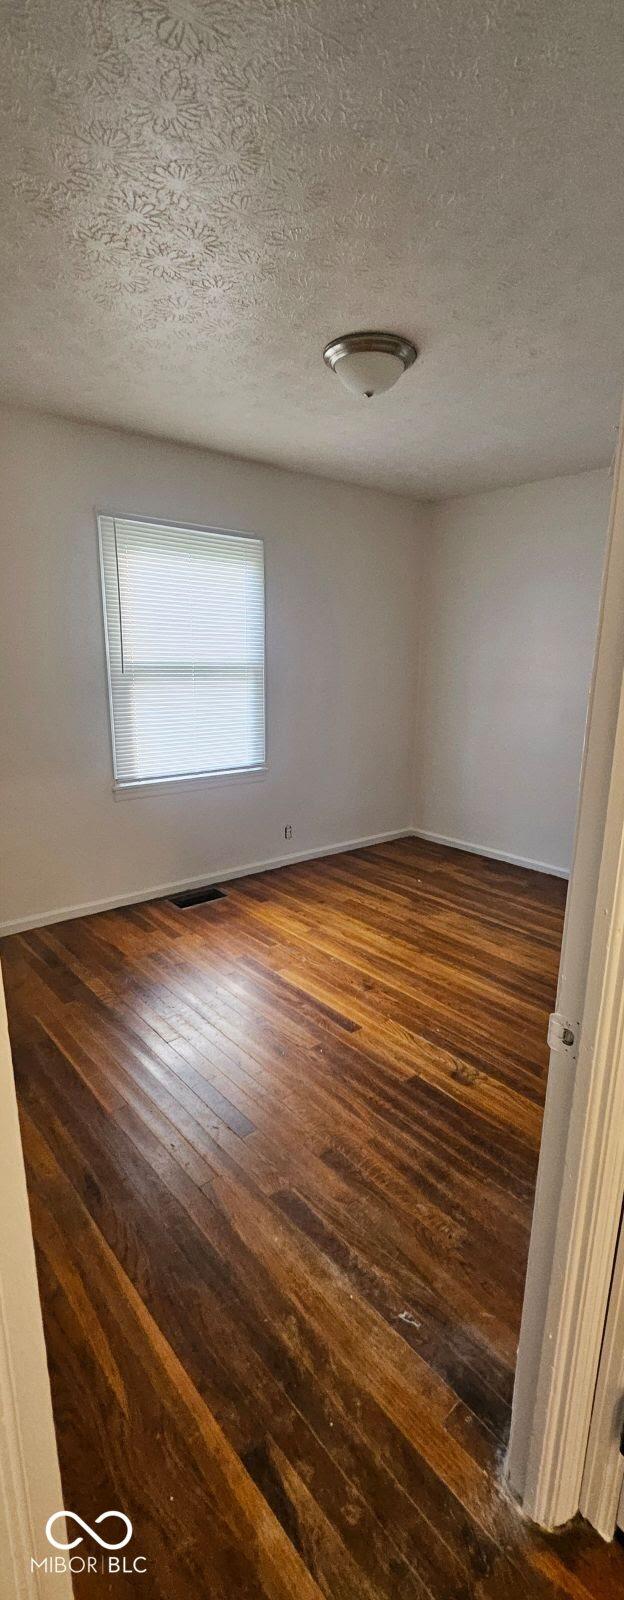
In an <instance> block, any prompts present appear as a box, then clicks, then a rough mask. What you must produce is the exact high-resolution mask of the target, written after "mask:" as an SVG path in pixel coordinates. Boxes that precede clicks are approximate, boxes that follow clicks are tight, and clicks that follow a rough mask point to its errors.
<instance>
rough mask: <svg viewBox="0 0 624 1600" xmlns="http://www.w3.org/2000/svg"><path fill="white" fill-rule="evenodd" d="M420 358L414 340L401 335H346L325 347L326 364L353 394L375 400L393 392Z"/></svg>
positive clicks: (331, 340) (333, 340)
mask: <svg viewBox="0 0 624 1600" xmlns="http://www.w3.org/2000/svg"><path fill="white" fill-rule="evenodd" d="M417 355H418V351H417V349H416V346H415V345H414V344H412V342H411V340H410V339H403V338H402V337H401V335H400V334H398V333H344V334H343V335H342V337H341V338H340V339H330V342H329V344H326V346H325V349H324V351H323V360H324V362H325V363H326V365H327V366H328V367H331V370H332V372H335V374H336V377H337V378H340V382H341V383H343V384H344V386H345V389H349V390H350V391H351V394H357V395H360V396H361V397H362V398H365V399H366V400H372V398H373V395H374V394H383V392H384V389H391V388H392V385H393V384H394V383H396V382H397V380H398V379H399V378H400V377H401V373H402V372H405V371H406V369H407V367H411V365H412V362H414V361H415V360H416V356H417Z"/></svg>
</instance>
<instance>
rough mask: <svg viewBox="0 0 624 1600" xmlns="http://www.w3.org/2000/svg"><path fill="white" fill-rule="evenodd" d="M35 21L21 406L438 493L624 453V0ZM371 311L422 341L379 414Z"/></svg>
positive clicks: (21, 224) (23, 87)
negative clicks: (363, 366)
mask: <svg viewBox="0 0 624 1600" xmlns="http://www.w3.org/2000/svg"><path fill="white" fill-rule="evenodd" d="M3 11H4V28H3V35H4V37H3V53H2V60H1V65H0V80H1V87H2V114H1V115H2V124H3V126H2V142H3V156H2V163H1V170H0V190H1V193H0V215H1V218H2V229H1V243H0V298H1V312H2V321H3V334H2V341H1V350H0V384H1V392H2V394H3V396H4V398H5V399H9V400H13V401H18V402H21V403H24V404H27V405H32V406H36V407H38V408H40V409H45V410H51V411H58V412H62V413H64V414H66V415H71V416H75V417H79V418H84V419H89V420H92V421H101V422H107V423H114V424H119V425H121V426H124V427H129V428H135V429H139V430H141V431H144V432H149V433H155V434H160V435H163V436H165V437H169V438H173V439H181V440H188V441H191V442H193V443H199V444H202V445H207V446H209V447H212V448H217V449H224V450H229V451H234V452H236V453H237V454H240V455H249V456H253V457H257V458H259V459H261V460H266V461H274V462H279V463H282V464H285V465H290V466H295V467H304V468H308V469H311V470H314V471H320V472H324V473H327V474H329V475H330V476H335V477H339V478H352V479H355V480H358V481H360V482H363V483H370V484H378V485H381V486H384V487H390V488H394V489H400V490H412V491H414V492H415V493H417V494H419V495H425V496H436V495H440V494H444V493H449V492H458V491H459V492H461V491H464V490H469V489H472V488H478V487H486V486H489V485H492V484H496V483H514V482H518V481H520V480H522V479H529V478H537V477H544V476H546V475H548V474H550V473H555V472H571V471H575V470H578V469H581V468H583V467H586V466H595V465H599V464H602V463H603V462H605V461H607V460H608V459H609V456H610V455H611V452H612V449H613V443H614V427H615V424H616V422H617V414H618V409H619V399H620V393H621V388H622V383H623V381H624V274H623V270H622V264H623V249H622V246H623V243H624V189H623V185H622V172H621V166H622V104H623V96H624V6H623V5H622V0H590V3H588V0H491V3H490V4H487V3H485V0H483V3H481V0H411V3H410V0H215V3H213V0H13V3H11V4H5V5H4V7H3ZM362 326H363V327H367V326H369V327H370V326H372V327H375V326H378V327H388V328H390V329H394V330H396V331H398V332H400V333H405V334H407V335H409V337H410V338H412V339H414V340H415V341H416V343H417V344H418V345H419V347H420V350H421V356H420V359H419V361H418V362H417V364H416V366H415V367H413V368H412V369H411V371H410V372H408V373H407V374H406V376H405V377H404V378H403V379H402V380H401V382H400V383H399V385H398V387H397V388H396V389H394V390H393V391H392V392H391V393H390V394H387V395H384V396H382V397H379V398H378V399H377V400H376V401H373V402H371V403H370V404H368V402H366V403H363V402H360V401H357V400H355V399H354V398H353V397H351V396H350V395H348V394H347V393H345V391H344V390H343V389H342V387H341V386H340V384H339V383H338V382H337V380H336V378H335V377H333V376H332V375H331V374H330V373H329V372H328V371H327V370H326V368H325V367H324V366H323V363H322V359H321V352H322V349H323V345H324V344H325V342H326V341H327V339H328V338H329V337H330V336H331V335H332V334H339V333H342V332H344V331H346V330H348V329H349V328H358V327H362Z"/></svg>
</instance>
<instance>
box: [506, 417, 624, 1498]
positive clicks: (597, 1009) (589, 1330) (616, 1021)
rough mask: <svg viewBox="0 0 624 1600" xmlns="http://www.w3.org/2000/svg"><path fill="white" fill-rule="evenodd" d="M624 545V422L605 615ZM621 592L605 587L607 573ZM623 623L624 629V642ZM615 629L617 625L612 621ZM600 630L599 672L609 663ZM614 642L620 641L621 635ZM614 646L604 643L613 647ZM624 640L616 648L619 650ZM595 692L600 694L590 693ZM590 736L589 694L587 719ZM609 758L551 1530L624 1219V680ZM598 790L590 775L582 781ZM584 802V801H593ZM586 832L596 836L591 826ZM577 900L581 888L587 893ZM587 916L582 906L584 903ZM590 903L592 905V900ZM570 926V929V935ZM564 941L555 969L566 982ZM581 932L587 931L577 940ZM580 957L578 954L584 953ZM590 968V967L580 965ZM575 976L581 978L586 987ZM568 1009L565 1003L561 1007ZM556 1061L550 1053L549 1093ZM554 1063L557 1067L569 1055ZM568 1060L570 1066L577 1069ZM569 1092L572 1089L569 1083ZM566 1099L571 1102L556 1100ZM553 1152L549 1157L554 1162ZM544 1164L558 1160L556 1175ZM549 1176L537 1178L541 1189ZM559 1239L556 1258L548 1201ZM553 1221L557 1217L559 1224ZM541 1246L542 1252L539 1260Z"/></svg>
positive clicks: (532, 1438) (583, 816)
mask: <svg viewBox="0 0 624 1600" xmlns="http://www.w3.org/2000/svg"><path fill="white" fill-rule="evenodd" d="M623 551H624V469H623V460H622V430H621V432H620V445H619V450H618V457H617V465H616V473H615V482H614V488H613V496H612V505H611V537H610V544H609V554H608V559H607V569H606V575H605V587H604V590H603V606H602V623H601V634H602V635H603V636H604V622H605V614H606V610H607V607H608V606H609V602H613V600H614V599H615V601H616V603H617V606H618V609H619V613H620V615H621V612H622V605H623V599H624V596H623V593H622V588H621V583H620V575H621V563H622V553H623ZM610 579H611V581H612V583H613V584H614V585H616V587H617V588H618V590H619V593H618V594H617V595H615V596H614V595H613V592H612V591H611V592H610V590H609V581H610ZM621 631H622V630H621V625H620V627H619V638H620V640H621ZM615 636H616V638H617V637H618V630H616V635H615ZM603 642H604V637H602V638H601V637H600V636H599V643H598V654H597V664H596V673H597V674H599V672H600V651H601V643H603ZM610 644H611V645H612V644H613V636H612V637H611V641H610ZM605 648H606V646H605ZM617 648H619V649H621V644H620V645H619V646H617ZM596 681H597V680H596V677H595V681H594V690H593V691H592V702H593V703H594V704H595V698H594V691H595V689H596ZM590 734H591V704H590V729H589V732H588V741H589V737H590ZM604 759H605V760H608V761H609V763H610V780H609V790H608V801H607V809H606V819H605V824H604V835H603V842H602V856H601V861H600V870H599V875H598V885H597V893H596V895H595V899H594V904H593V921H592V924H591V927H592V931H591V943H590V946H589V962H588V966H587V981H586V985H585V993H584V997H583V995H582V993H577V995H576V1001H577V1005H578V1015H579V1016H580V1017H582V1023H581V1028H580V1039H579V1049H578V1061H577V1066H576V1072H575V1075H574V1081H573V1087H572V1094H571V1103H570V1112H569V1120H568V1123H567V1135H566V1136H565V1137H563V1138H562V1136H561V1128H558V1129H556V1128H555V1120H556V1119H553V1111H552V1107H551V1111H550V1115H549V1110H548V1099H547V1111H546V1117H545V1123H544V1135H543V1139H542V1148H541V1151H540V1173H539V1176H538V1189H537V1191H536V1207H535V1213H534V1224H533V1230H532V1235H531V1249H530V1257H529V1270H528V1273H527V1288H526V1292H525V1305H524V1309H523V1324H522V1331H521V1338H520V1347H519V1352H518V1366H517V1371H516V1384H515V1389H514V1410H513V1415H512V1431H511V1439H510V1447H509V1456H508V1468H507V1470H508V1476H509V1480H510V1485H511V1488H512V1490H513V1491H514V1492H515V1493H516V1494H517V1495H518V1496H519V1498H520V1501H521V1504H522V1508H523V1510H524V1511H525V1513H526V1514H527V1515H528V1516H529V1517H531V1518H532V1519H533V1520H534V1521H536V1522H538V1523H540V1524H541V1525H542V1526H544V1527H556V1526H558V1525H560V1524H561V1523H563V1522H567V1521H568V1520H569V1519H570V1518H571V1517H573V1516H574V1515H575V1514H576V1512H577V1511H578V1509H579V1505H580V1497H581V1481H582V1476H583V1468H584V1463H585V1457H586V1452H587V1444H588V1436H589V1428H590V1418H591V1410H592V1404H593V1399H594V1391H595V1385H596V1377H597V1371H598V1362H599V1357H600V1347H601V1342H602V1337H603V1332H604V1325H605V1317H606V1309H607V1302H608V1296H609V1287H610V1282H611V1274H612V1268H613V1259H614V1254H615V1247H616V1240H617V1232H618V1227H619V1220H620V1211H621V1202H622V1188H623V1182H624V679H622V678H621V677H620V694H619V709H618V715H617V723H616V729H615V739H614V741H613V742H612V743H611V748H610V750H608V751H607V750H605V752H604ZM587 787H588V788H589V785H587ZM594 800H595V795H594V792H593V787H592V792H591V793H590V794H587V795H586V792H585V788H583V789H582V792H581V800H580V810H579V819H578V827H577V840H576V846H575V866H574V869H573V876H572V881H571V886H570V902H571V904H572V905H573V906H574V904H575V902H574V876H575V870H576V865H577V859H578V856H579V840H580V839H581V837H582V835H583V830H584V829H585V830H591V829H592V828H594V829H596V828H597V827H599V826H600V821H601V819H600V816H599V815H597V813H596V807H595V804H594ZM585 801H586V802H587V803H586V804H584V802H585ZM586 837H587V835H586ZM578 898H579V902H580V901H582V896H581V895H579V897H578ZM579 909H580V912H582V909H583V908H582V906H580V907H579ZM585 909H587V908H585ZM571 932H572V933H574V932H575V930H570V929H569V928H567V929H566V935H567V938H568V941H569V942H570V943H571ZM565 937H566V936H564V951H563V955H562V970H561V975H560V994H561V992H562V991H563V989H564V978H565V973H564V967H565ZM581 942H582V941H581ZM575 954H576V952H575ZM581 966H582V964H581ZM578 988H579V985H578V983H577V990H578ZM566 1014H567V1015H570V1011H568V1012H567V1013H566ZM554 1067H555V1062H554V1059H553V1060H552V1061H551V1074H550V1077H549V1093H550V1092H551V1090H552V1079H553V1068H554ZM555 1070H557V1071H559V1072H561V1057H559V1063H558V1065H557V1066H556V1067H555ZM570 1070H571V1069H570V1066H569V1065H568V1063H567V1062H566V1063H565V1071H566V1072H568V1073H569V1072H570ZM564 1094H565V1092H564ZM559 1103H560V1105H563V1106H564V1108H565V1098H561V1096H560V1102H559ZM553 1156H554V1161H553ZM549 1161H550V1163H551V1166H554V1168H555V1169H556V1170H554V1172H553V1171H548V1165H549ZM540 1185H541V1188H540ZM549 1210H550V1212H551V1227H552V1237H553V1238H554V1245H553V1246H552V1247H551V1260H550V1264H549V1262H548V1246H549V1241H548V1238H547V1232H548V1211H549ZM553 1222H554V1226H553ZM540 1252H543V1253H544V1260H542V1262H541V1263H540ZM540 1273H541V1277H542V1281H543V1279H544V1274H545V1273H546V1274H547V1285H546V1291H547V1292H546V1299H545V1306H546V1309H545V1318H544V1321H543V1327H542V1331H541V1338H540V1337H539V1329H538V1330H537V1332H538V1337H537V1343H538V1353H537V1358H536V1355H535V1348H533V1349H531V1348H530V1346H531V1344H533V1346H535V1343H536V1328H537V1322H536V1320H535V1318H536V1316H537V1312H536V1309H535V1306H534V1305H533V1304H532V1300H533V1296H534V1295H535V1291H536V1285H538V1286H539V1276H540Z"/></svg>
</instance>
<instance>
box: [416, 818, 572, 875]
mask: <svg viewBox="0 0 624 1600" xmlns="http://www.w3.org/2000/svg"><path fill="white" fill-rule="evenodd" d="M410 831H411V833H412V835H413V837H414V838H416V839H429V840H430V841H431V844H446V845H448V847H449V849H451V850H468V851H469V852H470V854H471V855H473V856H486V857H487V858H488V860H491V861H508V862H509V864H510V866H512V867H529V868H530V870H531V872H546V873H548V874H549V876H550V877H552V878H569V876H570V873H569V871H568V870H567V868H566V867H554V866H552V864H551V863H550V862H548V861H533V860H531V858H530V857H529V856H512V855H510V854H509V851H508V850H494V849H493V847H491V846H490V845H486V844H470V843H469V842H468V840H467V839H449V838H448V837H447V835H446V834H444V833H429V831H428V830H427V829H426V828H412V829H411V830H410Z"/></svg>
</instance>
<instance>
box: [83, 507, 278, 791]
mask: <svg viewBox="0 0 624 1600" xmlns="http://www.w3.org/2000/svg"><path fill="white" fill-rule="evenodd" d="M105 519H108V520H109V521H110V520H112V521H115V520H116V521H118V522H144V523H148V524H151V525H152V526H153V527H155V528H159V527H160V528H179V529H181V530H182V531H184V530H185V529H188V531H189V532H190V533H211V534H223V536H224V537H225V538H234V539H250V540H253V542H254V543H255V544H260V545H261V546H262V570H263V596H262V598H263V629H264V633H263V653H262V659H263V669H264V761H263V762H259V763H258V764H257V765H256V766H253V767H229V768H223V769H220V770H218V771H215V772H188V773H182V774H180V773H176V774H174V775H173V777H171V778H166V777H159V778H137V779H132V780H130V782H128V781H127V780H125V781H124V780H123V779H120V778H118V777H117V773H116V768H117V758H116V750H115V717H114V709H113V683H112V673H111V658H110V644H109V637H108V606H107V598H106V577H105V569H104V543H103V534H102V524H103V522H104V521H105ZM95 526H96V534H97V549H98V564H99V572H100V605H101V616H102V632H103V635H104V655H105V664H106V691H107V701H108V728H109V748H110V756H111V767H112V772H111V787H112V791H113V799H114V800H133V799H136V798H138V797H139V796H147V795H167V794H169V795H171V794H176V793H177V792H178V791H179V790H185V791H188V790H191V789H203V788H212V787H213V786H221V785H227V784H232V783H243V784H245V783H258V782H261V781H262V780H263V779H265V778H266V775H267V770H268V760H269V716H268V693H267V560H266V543H265V539H264V535H263V534H260V533H251V532H250V531H249V530H248V529H242V528H224V527H221V526H220V525H216V524H214V523H206V522H188V521H186V520H184V521H180V519H179V518H175V519H174V518H171V517H153V516H149V515H145V514H144V513H143V512H136V511H118V510H117V511H110V510H106V509H104V508H102V507H96V508H95Z"/></svg>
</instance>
